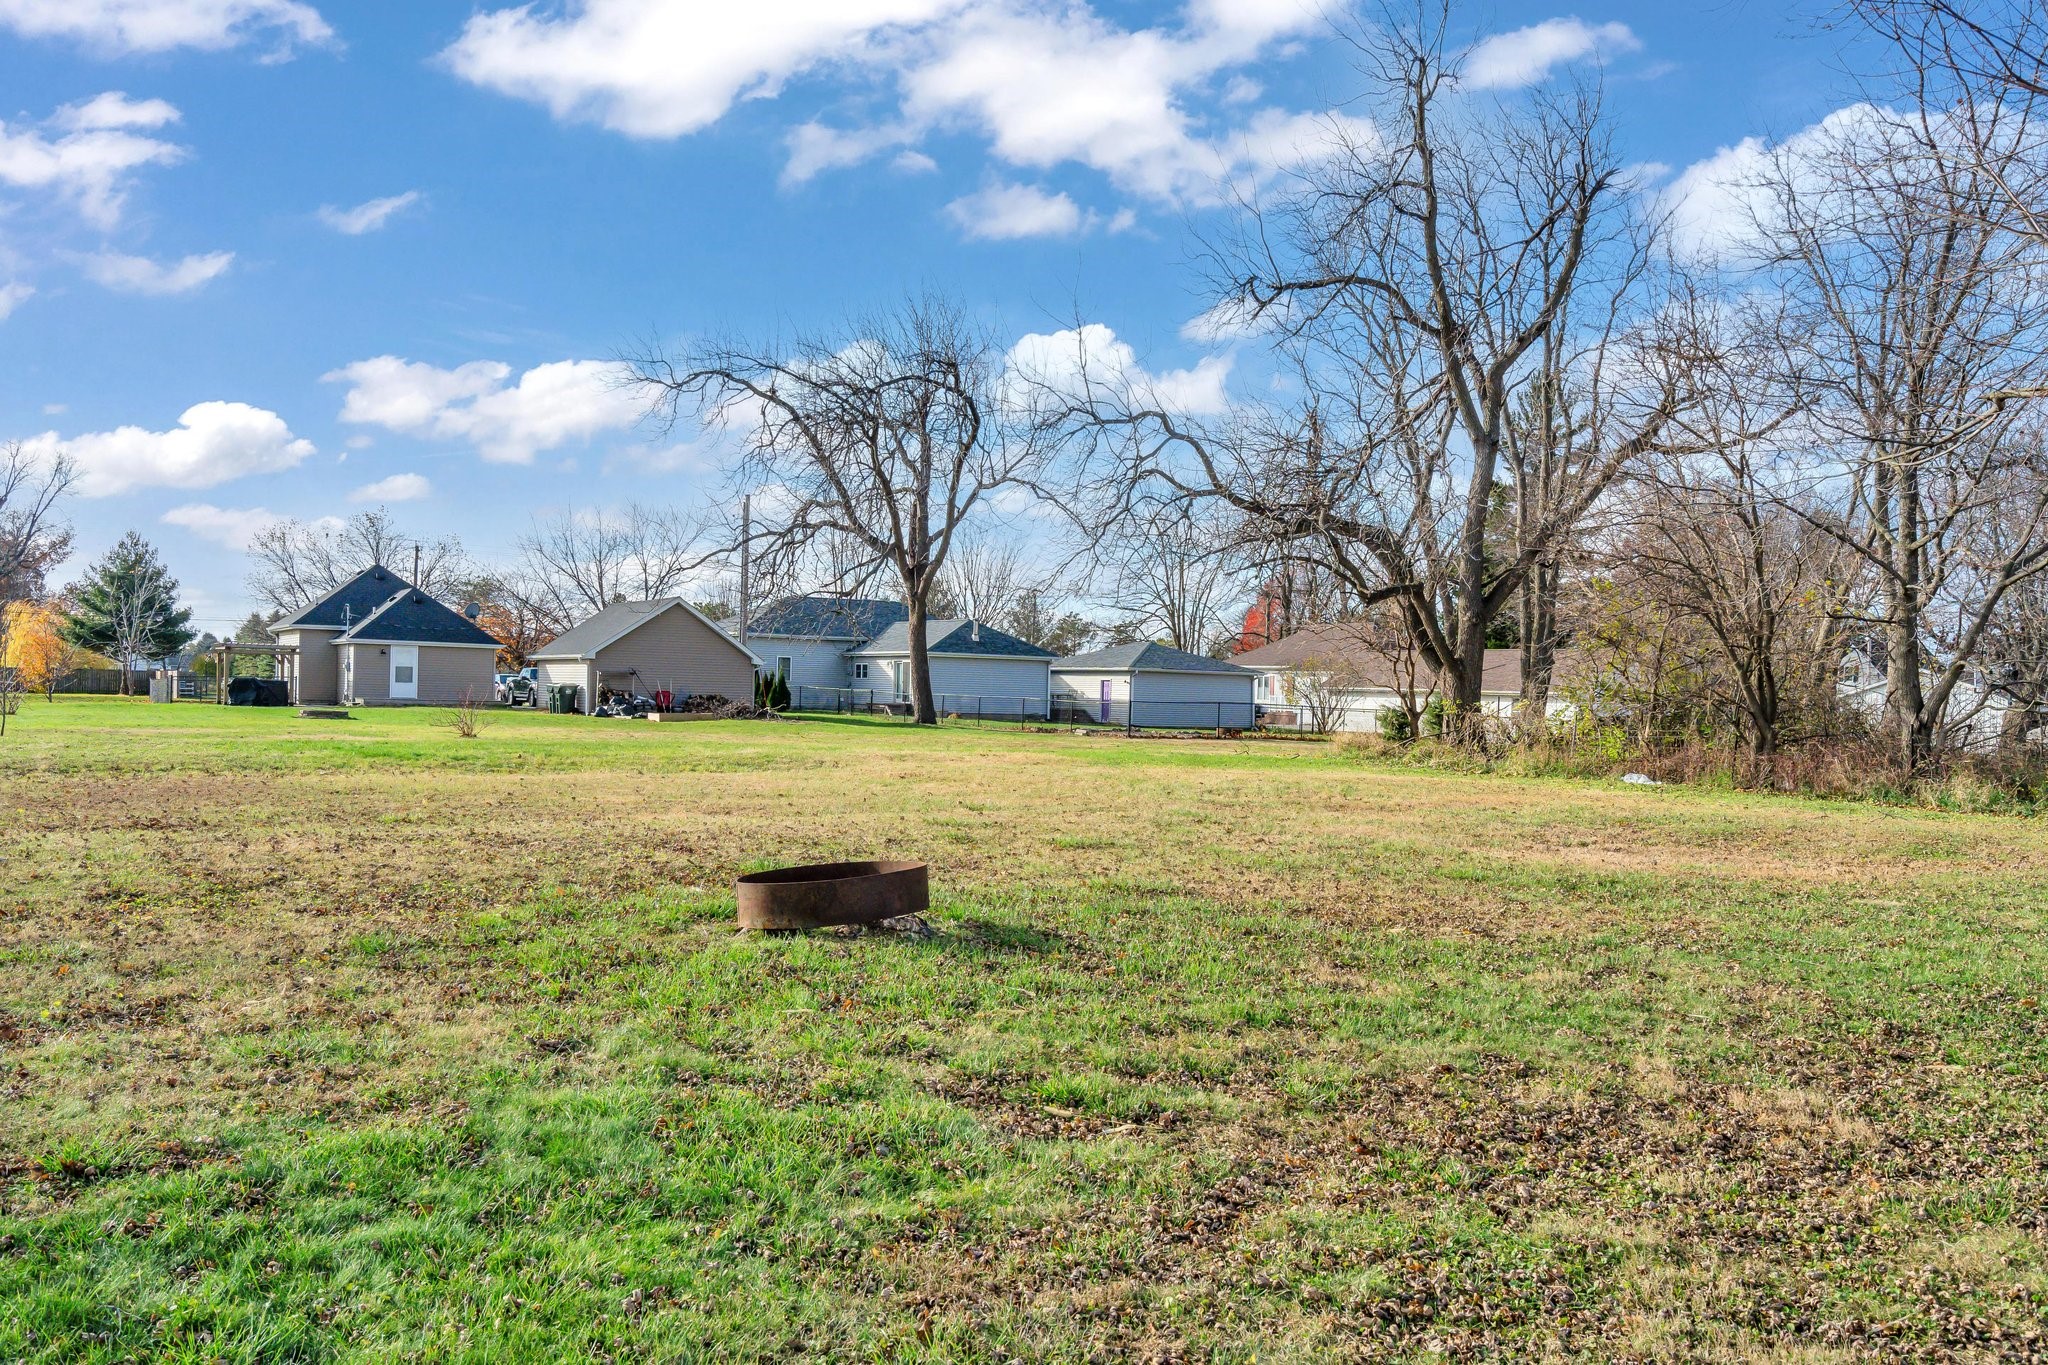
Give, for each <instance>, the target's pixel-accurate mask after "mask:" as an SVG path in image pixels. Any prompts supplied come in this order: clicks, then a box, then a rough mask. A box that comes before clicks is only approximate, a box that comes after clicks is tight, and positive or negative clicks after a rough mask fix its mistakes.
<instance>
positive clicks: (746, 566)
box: [740, 493, 754, 644]
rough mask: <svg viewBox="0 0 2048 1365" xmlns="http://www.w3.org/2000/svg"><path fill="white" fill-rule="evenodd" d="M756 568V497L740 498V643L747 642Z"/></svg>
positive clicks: (748, 495) (751, 495) (746, 496)
mask: <svg viewBox="0 0 2048 1365" xmlns="http://www.w3.org/2000/svg"><path fill="white" fill-rule="evenodd" d="M753 567H754V495H753V494H752V493H748V494H745V495H744V496H742V497H741V498H740V643H741V644H745V643H746V642H747V586H748V579H749V577H750V576H751V575H752V572H753Z"/></svg>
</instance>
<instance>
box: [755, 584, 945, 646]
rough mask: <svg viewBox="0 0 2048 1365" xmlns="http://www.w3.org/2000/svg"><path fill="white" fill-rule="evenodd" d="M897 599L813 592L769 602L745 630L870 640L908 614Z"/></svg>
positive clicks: (820, 637) (766, 633) (824, 637)
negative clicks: (838, 595) (895, 600)
mask: <svg viewBox="0 0 2048 1365" xmlns="http://www.w3.org/2000/svg"><path fill="white" fill-rule="evenodd" d="M909 614H910V613H909V611H908V610H907V609H906V608H905V607H904V605H903V604H902V603H901V602H891V601H889V600H888V599H886V598H881V597H836V596H834V595H833V594H831V593H822V592H814V593H809V594H807V595H805V596H803V597H785V598H783V599H781V600H780V601H777V602H771V603H769V605H768V608H767V609H766V610H765V611H763V612H762V613H761V615H760V616H759V617H758V618H757V619H755V620H752V621H749V622H748V623H747V634H748V635H749V636H753V635H786V636H795V637H799V638H804V639H815V640H872V639H874V638H875V637H876V636H877V635H880V634H881V633H882V632H883V631H885V630H887V629H888V628H889V627H890V626H893V625H895V624H896V623H897V622H898V621H901V620H903V619H904V618H905V617H907V616H909Z"/></svg>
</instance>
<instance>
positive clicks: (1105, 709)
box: [1102, 678, 1109, 725]
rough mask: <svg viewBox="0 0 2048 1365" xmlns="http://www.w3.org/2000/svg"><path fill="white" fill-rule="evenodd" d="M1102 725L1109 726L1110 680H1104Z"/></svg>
mask: <svg viewBox="0 0 2048 1365" xmlns="http://www.w3.org/2000/svg"><path fill="white" fill-rule="evenodd" d="M1102 723H1103V724H1104V725H1107V724H1109V679H1107V678H1104V679H1103V680H1102Z"/></svg>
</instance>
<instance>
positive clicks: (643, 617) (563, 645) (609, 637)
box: [527, 597, 761, 665]
mask: <svg viewBox="0 0 2048 1365" xmlns="http://www.w3.org/2000/svg"><path fill="white" fill-rule="evenodd" d="M678 607H680V608H682V609H683V610H684V611H686V612H688V613H690V615H692V616H694V617H696V618H697V619H698V620H699V621H702V622H703V623H704V624H705V625H707V626H709V627H711V631H712V633H713V634H715V635H717V636H718V638H719V639H721V640H724V641H725V642H726V643H727V644H729V645H731V646H732V647H733V648H734V649H736V650H738V651H739V652H740V653H742V654H744V655H746V656H747V657H748V658H749V659H752V660H753V661H754V663H755V664H756V665H758V664H759V663H760V662H761V656H760V655H758V654H756V653H754V651H753V650H751V649H748V648H747V647H746V646H745V645H743V644H741V643H740V642H739V641H738V640H735V639H733V638H732V636H730V635H728V634H726V632H725V628H724V627H723V626H721V625H719V624H718V622H716V621H714V620H712V619H711V618H710V617H708V616H706V615H705V614H704V613H703V612H701V611H698V610H697V609H696V608H695V607H693V606H691V605H690V604H689V603H688V602H685V601H684V600H683V599H682V598H680V597H656V598H651V599H649V600H648V601H645V602H614V603H612V604H611V605H610V606H608V607H606V608H605V609H604V610H603V611H601V612H599V613H597V615H595V616H590V617H586V618H584V619H583V620H581V621H578V622H577V623H576V624H575V625H573V626H571V627H569V629H567V630H565V631H563V632H562V633H561V634H560V635H557V636H556V637H555V638H554V639H552V640H550V641H548V642H547V644H545V645H543V646H541V647H540V648H539V649H536V650H534V651H533V653H531V654H529V655H528V656H527V657H528V658H530V659H594V658H596V657H597V652H598V651H599V650H601V649H603V648H605V647H606V646H607V645H612V644H616V643H617V642H619V641H620V640H623V639H625V638H626V637H627V636H628V635H631V634H632V633H633V632H634V631H636V630H638V629H639V628H640V627H642V626H644V625H646V624H647V623H648V622H649V621H652V620H653V619H654V618H655V617H657V616H660V615H661V614H662V613H664V612H667V611H673V610H675V609H676V608H678Z"/></svg>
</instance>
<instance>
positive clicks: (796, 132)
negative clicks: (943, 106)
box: [782, 121, 930, 185]
mask: <svg viewBox="0 0 2048 1365" xmlns="http://www.w3.org/2000/svg"><path fill="white" fill-rule="evenodd" d="M914 136H915V133H914V132H913V131H912V130H910V129H906V128H904V127H902V126H900V125H895V124H890V125H884V126H882V127H879V128H857V129H854V130H852V131H845V130H842V129H838V128H829V127H827V126H826V125H824V124H822V123H818V122H815V121H814V122H811V123H802V124H798V125H797V126H796V127H795V128H793V129H791V130H790V133H789V136H788V138H786V139H785V143H786V145H787V146H788V148H789V159H788V160H787V161H785V162H784V163H783V165H782V183H783V184H784V185H801V184H803V183H804V182H805V181H806V180H809V179H810V178H811V177H813V176H815V175H817V174H818V173H819V172H820V171H830V170H838V169H839V168H841V167H844V166H857V165H859V164H860V163H861V162H863V161H866V160H867V159H868V158H869V157H871V156H874V155H875V154H876V153H877V152H884V151H887V150H888V149H889V148H891V147H895V146H899V145H900V144H902V143H904V142H907V141H910V140H911V139H912V138H913V137H914ZM904 155H907V156H915V155H917V153H914V152H906V153H905V154H904ZM898 160H901V157H899V158H898ZM926 160H930V158H929V157H927V158H926Z"/></svg>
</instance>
